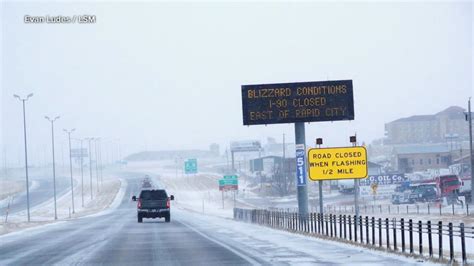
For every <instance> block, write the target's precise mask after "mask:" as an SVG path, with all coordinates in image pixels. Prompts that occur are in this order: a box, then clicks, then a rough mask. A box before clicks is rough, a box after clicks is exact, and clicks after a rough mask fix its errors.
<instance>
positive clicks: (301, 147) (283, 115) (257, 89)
mask: <svg viewBox="0 0 474 266" xmlns="http://www.w3.org/2000/svg"><path fill="white" fill-rule="evenodd" d="M242 111H243V124H244V125H267V124H279V123H294V124H295V144H296V165H297V166H296V185H297V195H298V212H299V214H300V215H301V216H302V217H306V215H307V213H308V189H307V185H306V175H307V166H306V162H307V160H306V158H305V157H306V145H305V144H306V143H305V125H304V123H305V122H322V121H339V120H354V99H353V94H352V80H334V81H316V82H297V83H278V84H259V85H243V86H242Z"/></svg>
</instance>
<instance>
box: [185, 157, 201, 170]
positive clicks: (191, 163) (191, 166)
mask: <svg viewBox="0 0 474 266" xmlns="http://www.w3.org/2000/svg"><path fill="white" fill-rule="evenodd" d="M197 171H198V168H197V159H188V160H187V161H185V162H184V173H185V174H196V173H197Z"/></svg>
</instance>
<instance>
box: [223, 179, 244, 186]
mask: <svg viewBox="0 0 474 266" xmlns="http://www.w3.org/2000/svg"><path fill="white" fill-rule="evenodd" d="M238 184H239V182H238V180H237V179H219V186H228V185H229V186H237V185H238Z"/></svg>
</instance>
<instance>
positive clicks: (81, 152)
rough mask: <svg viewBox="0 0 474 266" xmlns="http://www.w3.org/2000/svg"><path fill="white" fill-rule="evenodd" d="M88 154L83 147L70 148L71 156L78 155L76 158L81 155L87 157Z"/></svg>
mask: <svg viewBox="0 0 474 266" xmlns="http://www.w3.org/2000/svg"><path fill="white" fill-rule="evenodd" d="M88 156H89V153H88V151H87V149H85V148H83V149H71V157H73V158H74V157H78V158H81V157H83V158H84V157H88Z"/></svg>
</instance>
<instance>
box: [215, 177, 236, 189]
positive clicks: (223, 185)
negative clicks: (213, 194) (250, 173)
mask: <svg viewBox="0 0 474 266" xmlns="http://www.w3.org/2000/svg"><path fill="white" fill-rule="evenodd" d="M238 189H239V179H238V178H237V176H236V175H225V176H224V177H223V178H222V179H219V190H221V191H225V190H238Z"/></svg>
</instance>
